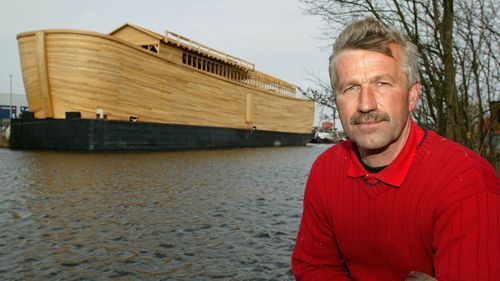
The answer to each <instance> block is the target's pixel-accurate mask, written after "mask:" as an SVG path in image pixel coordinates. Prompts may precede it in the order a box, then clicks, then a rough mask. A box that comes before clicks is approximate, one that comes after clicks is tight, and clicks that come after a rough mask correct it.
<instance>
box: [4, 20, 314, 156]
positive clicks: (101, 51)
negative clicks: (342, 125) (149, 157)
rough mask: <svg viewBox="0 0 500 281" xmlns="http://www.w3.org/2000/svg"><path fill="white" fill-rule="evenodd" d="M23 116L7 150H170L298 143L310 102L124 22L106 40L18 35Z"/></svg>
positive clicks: (192, 46)
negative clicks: (25, 108)
mask: <svg viewBox="0 0 500 281" xmlns="http://www.w3.org/2000/svg"><path fill="white" fill-rule="evenodd" d="M17 40H18V44H19V52H20V58H21V66H22V72H23V80H24V85H25V90H26V95H27V100H28V107H29V112H27V113H24V114H23V115H22V116H21V118H19V119H13V120H11V138H10V146H11V147H12V148H14V149H30V148H35V149H63V150H144V149H148V150H169V149H189V148H208V147H245V146H276V145H280V146H281V145H283V146H285V145H304V144H306V143H307V142H309V141H310V140H311V138H312V123H313V115H314V107H313V102H312V101H309V100H305V99H301V98H297V97H296V90H297V87H296V86H295V85H293V84H290V83H287V82H285V81H283V80H280V79H278V78H275V77H273V76H270V75H268V74H265V73H262V72H259V71H257V70H255V66H254V64H252V63H250V62H248V61H245V60H243V59H240V58H237V57H234V56H231V55H228V54H226V53H223V52H220V51H217V50H214V49H212V48H209V47H207V46H205V45H202V44H200V43H197V42H195V41H192V40H190V39H188V38H186V37H183V36H181V35H178V34H175V33H172V32H168V31H167V32H166V34H165V35H161V34H158V33H155V32H152V31H149V30H147V29H144V28H141V27H138V26H135V25H132V24H124V25H122V26H121V27H119V28H117V29H116V30H114V31H112V32H111V33H110V34H107V35H106V34H100V33H96V32H87V31H78V30H39V31H33V32H24V33H20V34H18V35H17Z"/></svg>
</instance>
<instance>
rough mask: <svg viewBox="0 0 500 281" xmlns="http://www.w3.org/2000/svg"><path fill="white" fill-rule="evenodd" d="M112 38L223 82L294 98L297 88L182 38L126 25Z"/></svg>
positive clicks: (221, 53)
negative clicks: (235, 83) (213, 76)
mask: <svg viewBox="0 0 500 281" xmlns="http://www.w3.org/2000/svg"><path fill="white" fill-rule="evenodd" d="M110 35H112V36H113V37H116V38H119V39H121V40H124V41H127V42H129V43H131V44H133V45H136V46H140V47H142V48H144V49H146V50H148V51H150V52H152V53H155V54H157V55H158V56H160V57H163V58H165V59H166V60H169V61H172V62H174V63H178V64H183V65H186V66H189V67H191V68H194V69H198V70H199V71H203V72H205V73H207V74H210V75H215V76H217V77H219V78H222V79H227V80H230V81H233V82H238V83H242V84H246V85H249V86H252V87H255V88H259V89H261V90H266V91H269V92H272V93H277V94H282V95H287V96H291V97H295V96H296V93H297V86H295V85H293V84H290V83H288V82H285V81H283V80H281V79H278V78H276V77H273V76H270V75H267V74H265V73H262V72H259V71H256V70H255V65H254V64H253V63H251V62H248V61H246V60H243V59H240V58H237V57H234V56H231V55H228V54H226V53H224V52H221V51H218V50H215V49H212V48H210V47H207V46H205V45H203V44H200V43H198V42H196V41H193V40H191V39H189V38H186V37H184V36H181V35H179V34H176V33H173V32H170V31H166V33H165V36H163V35H161V34H158V33H156V32H153V31H150V30H147V29H144V28H142V27H138V26H136V25H132V24H129V23H126V24H124V25H122V26H121V27H119V28H117V29H115V30H114V31H112V32H111V33H110Z"/></svg>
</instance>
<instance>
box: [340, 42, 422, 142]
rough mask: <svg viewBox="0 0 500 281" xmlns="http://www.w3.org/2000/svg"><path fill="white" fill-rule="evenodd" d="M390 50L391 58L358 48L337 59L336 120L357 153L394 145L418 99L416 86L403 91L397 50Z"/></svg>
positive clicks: (341, 54)
mask: <svg viewBox="0 0 500 281" xmlns="http://www.w3.org/2000/svg"><path fill="white" fill-rule="evenodd" d="M391 51H392V54H393V56H394V57H395V58H392V57H390V56H387V55H385V54H382V53H379V52H374V51H368V50H360V49H353V50H345V51H342V53H340V55H339V56H338V58H337V65H336V70H337V75H338V80H337V81H338V86H337V89H336V91H337V97H336V101H337V107H338V111H339V115H340V120H341V122H342V126H343V127H344V130H345V131H346V133H347V135H348V136H349V137H350V138H351V139H352V140H353V141H354V142H355V143H356V144H357V145H358V147H359V148H360V149H361V150H366V151H369V150H380V149H382V150H384V149H385V148H386V147H387V146H390V145H392V144H393V143H396V142H397V141H398V140H399V139H400V136H401V132H402V131H403V129H404V128H405V126H409V123H408V116H409V113H410V112H411V111H413V110H414V109H415V105H416V103H417V100H418V92H419V85H418V83H416V84H414V85H412V86H411V88H410V89H407V85H406V77H405V74H404V73H403V72H402V71H401V65H400V62H401V59H400V58H401V50H400V48H399V47H398V46H396V45H393V46H391ZM402 141H405V140H402Z"/></svg>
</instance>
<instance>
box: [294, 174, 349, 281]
mask: <svg viewBox="0 0 500 281" xmlns="http://www.w3.org/2000/svg"><path fill="white" fill-rule="evenodd" d="M316 170H317V169H314V167H313V170H312V171H311V174H310V175H309V179H308V181H307V184H306V190H305V195H304V209H303V213H302V220H301V223H300V227H299V232H298V235H297V242H296V244H295V249H294V251H293V255H292V269H293V273H294V275H295V278H296V279H297V280H350V279H349V277H348V273H347V271H346V269H345V267H344V265H343V262H342V259H341V257H340V255H339V252H338V250H337V245H336V243H335V233H334V231H333V227H332V225H331V220H330V218H329V216H328V215H327V214H328V210H326V209H325V206H324V205H323V204H322V201H321V199H320V198H321V196H320V191H319V189H318V188H319V186H318V184H317V182H316V175H315V174H316V172H315V171H316Z"/></svg>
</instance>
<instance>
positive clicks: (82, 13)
mask: <svg viewBox="0 0 500 281" xmlns="http://www.w3.org/2000/svg"><path fill="white" fill-rule="evenodd" d="M1 6H2V7H1V11H0V44H1V51H0V62H1V63H0V93H9V92H10V75H12V92H13V93H20V94H24V93H25V92H24V86H23V82H22V73H21V66H20V60H19V50H18V46H17V40H16V34H18V33H20V32H26V31H33V30H39V29H50V28H63V29H66V28H67V29H81V30H88V31H95V32H100V33H109V32H111V31H113V30H114V29H116V28H117V27H119V26H121V25H122V24H124V23H127V22H128V23H131V24H135V25H138V26H141V27H144V28H146V29H149V30H151V31H154V32H157V33H160V34H164V33H165V31H166V30H169V31H172V32H174V33H177V34H180V35H183V36H185V37H188V38H190V39H192V40H194V41H197V42H199V43H201V44H204V45H206V46H209V47H212V48H214V49H216V50H219V51H222V52H225V53H228V54H230V55H233V56H236V57H239V58H241V59H244V60H247V61H250V62H252V63H254V64H255V68H256V70H259V71H261V72H264V73H267V74H270V75H272V76H275V77H278V78H281V79H283V80H285V81H287V82H290V83H292V84H295V85H297V86H299V87H301V88H307V87H309V86H314V83H313V82H311V81H309V80H310V79H311V74H312V75H314V76H316V77H319V78H321V79H324V80H327V79H328V56H329V54H330V50H331V48H330V47H329V44H331V42H327V41H325V40H324V39H320V37H321V32H322V31H321V30H322V28H323V27H324V23H323V22H321V19H320V18H318V17H314V16H310V15H306V14H305V13H304V12H303V10H302V9H301V6H302V4H301V3H299V2H298V1H297V0H149V1H143V0H106V1H104V0H86V1H83V0H44V1H39V0H17V1H3V3H2V5H1ZM320 110H321V109H317V111H320Z"/></svg>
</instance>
